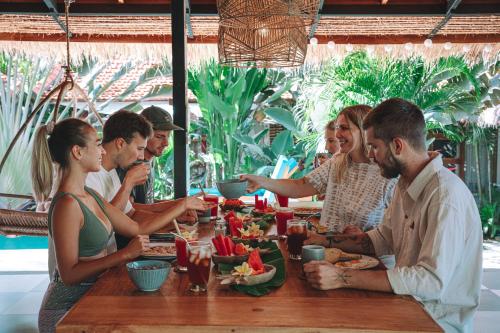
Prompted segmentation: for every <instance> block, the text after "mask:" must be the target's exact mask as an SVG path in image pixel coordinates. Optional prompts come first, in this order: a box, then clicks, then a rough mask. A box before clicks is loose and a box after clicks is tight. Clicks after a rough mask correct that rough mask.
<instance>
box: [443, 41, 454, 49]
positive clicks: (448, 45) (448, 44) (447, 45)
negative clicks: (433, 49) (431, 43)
mask: <svg viewBox="0 0 500 333" xmlns="http://www.w3.org/2000/svg"><path fill="white" fill-rule="evenodd" d="M443 47H444V49H445V50H451V47H452V45H451V43H450V42H446V43H444V46H443Z"/></svg>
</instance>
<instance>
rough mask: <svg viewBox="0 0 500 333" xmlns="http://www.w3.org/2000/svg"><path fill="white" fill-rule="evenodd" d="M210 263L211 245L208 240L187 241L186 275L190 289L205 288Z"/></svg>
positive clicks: (198, 290)
mask: <svg viewBox="0 0 500 333" xmlns="http://www.w3.org/2000/svg"><path fill="white" fill-rule="evenodd" d="M211 263H212V247H211V246H210V243H209V242H200V241H194V242H189V243H188V262H187V269H188V276H189V281H190V282H191V286H190V288H189V290H190V291H193V292H201V291H206V290H207V285H208V278H209V277H210V266H211Z"/></svg>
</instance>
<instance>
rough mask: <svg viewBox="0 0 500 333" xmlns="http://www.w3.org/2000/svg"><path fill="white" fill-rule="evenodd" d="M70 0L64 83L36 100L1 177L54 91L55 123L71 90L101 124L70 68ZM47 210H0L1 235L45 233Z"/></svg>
mask: <svg viewBox="0 0 500 333" xmlns="http://www.w3.org/2000/svg"><path fill="white" fill-rule="evenodd" d="M70 2H71V1H69V0H66V1H65V9H66V32H67V33H66V66H65V68H66V71H65V77H64V80H63V82H61V83H60V84H59V85H58V86H57V87H55V88H54V89H52V90H51V91H50V92H49V93H48V94H47V96H45V98H43V99H42V100H41V101H40V103H38V104H37V105H36V106H35V108H34V109H33V111H31V113H30V114H29V115H28V117H27V118H26V120H25V121H24V123H23V124H22V126H21V127H20V128H19V130H18V131H17V133H16V135H15V136H14V138H13V139H12V141H11V143H10V145H9V147H8V148H7V151H6V152H5V155H4V156H3V158H2V160H1V162H0V177H1V173H2V169H3V167H4V165H5V162H6V161H7V158H8V157H9V154H10V153H11V151H12V149H13V148H14V146H15V144H16V142H17V140H18V139H19V137H20V136H21V134H22V133H23V132H24V131H25V130H26V129H27V128H28V126H29V125H30V123H31V121H32V120H33V118H34V117H35V116H36V114H37V113H38V112H39V111H40V110H41V109H42V107H43V106H44V105H45V104H46V103H47V102H48V101H50V100H51V99H52V97H53V96H55V95H56V94H57V100H56V103H55V106H54V112H53V117H52V120H51V121H52V122H54V123H55V122H57V121H58V120H59V119H58V109H59V106H60V104H61V100H62V99H63V97H64V96H65V94H66V92H68V91H72V94H73V98H74V100H75V101H76V99H77V98H78V97H80V98H81V100H83V101H84V102H86V103H87V105H88V109H89V114H90V113H91V114H94V115H95V116H96V118H97V120H98V121H99V122H100V123H101V125H103V120H102V118H101V116H100V115H99V113H98V112H97V110H96V108H95V107H94V105H93V103H92V102H91V101H90V100H89V98H88V97H87V95H86V94H85V92H84V90H83V89H82V88H81V87H80V86H79V85H78V84H77V83H75V82H74V80H73V77H72V75H71V69H70V66H69V64H70V54H69V25H68V23H69V22H68V21H69V20H68V16H69V4H70ZM71 116H72V117H75V116H76V107H74V108H73V112H72V114H71ZM0 196H2V197H11V198H23V199H30V198H31V197H30V196H26V195H17V194H3V193H2V194H0ZM47 216H48V215H47V213H41V212H32V211H22V210H12V209H0V234H3V235H39V236H40V235H47V234H48V223H47Z"/></svg>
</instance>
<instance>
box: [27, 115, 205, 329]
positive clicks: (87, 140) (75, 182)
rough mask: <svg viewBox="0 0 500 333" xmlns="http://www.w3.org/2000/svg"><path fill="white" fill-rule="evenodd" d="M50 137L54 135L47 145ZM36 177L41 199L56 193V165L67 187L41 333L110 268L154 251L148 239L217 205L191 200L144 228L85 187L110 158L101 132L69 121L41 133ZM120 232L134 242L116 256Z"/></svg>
mask: <svg viewBox="0 0 500 333" xmlns="http://www.w3.org/2000/svg"><path fill="white" fill-rule="evenodd" d="M47 136H49V138H48V140H47ZM35 140H36V141H35V144H34V149H33V158H32V178H33V188H34V193H35V196H36V197H41V196H45V197H47V196H48V194H49V193H50V189H51V188H52V181H53V180H52V175H53V170H52V162H55V163H57V164H58V165H59V168H60V170H61V172H62V178H61V183H60V185H59V187H58V191H57V193H56V195H55V196H54V199H53V200H52V204H51V207H50V210H49V231H50V235H51V236H52V238H53V240H54V245H55V252H56V258H57V268H56V273H55V274H54V276H53V277H51V283H50V284H49V287H48V289H47V292H46V293H45V297H44V300H43V302H42V306H41V308H40V312H39V321H38V326H39V330H40V332H42V333H43V332H53V331H54V330H55V324H56V323H57V321H58V320H59V319H60V318H61V317H62V316H63V315H64V314H65V313H66V312H67V311H68V310H69V309H70V308H71V306H72V305H73V304H74V303H76V302H77V301H78V299H79V298H80V297H81V296H82V295H83V294H84V293H85V292H86V291H87V290H88V289H89V288H90V286H91V285H92V283H93V282H94V281H95V280H96V278H97V277H98V276H99V274H101V273H102V272H104V271H105V270H106V269H108V268H110V267H113V266H116V265H119V264H123V263H125V262H126V261H128V260H130V259H132V258H135V257H137V256H139V255H140V254H141V252H142V251H143V250H145V249H146V248H147V247H148V243H149V238H148V236H144V235H148V234H150V233H152V232H154V231H156V230H158V229H160V228H162V227H163V226H165V225H166V224H168V223H169V222H170V221H172V220H173V219H174V218H175V217H177V216H179V215H181V214H182V213H184V212H185V211H186V210H187V209H195V210H206V209H208V208H210V207H211V206H210V205H209V204H207V203H205V202H204V201H202V200H200V199H197V198H193V197H188V198H185V199H184V200H182V201H180V202H179V203H178V204H177V205H175V206H174V207H172V209H170V210H169V211H168V212H165V213H164V214H162V215H159V216H157V217H156V218H154V219H151V220H149V221H146V222H143V223H141V224H138V223H136V222H135V221H133V220H131V219H130V218H129V217H128V216H127V215H125V214H123V213H122V211H121V210H119V209H118V208H115V207H114V206H113V205H111V204H109V203H108V202H106V201H105V200H103V199H102V197H101V196H100V195H99V194H97V193H96V192H94V191H92V190H91V189H89V188H86V187H85V186H84V184H85V178H86V177H87V173H89V172H95V171H98V170H99V168H100V165H101V157H102V154H103V153H104V151H103V149H102V148H101V145H100V140H99V138H98V137H97V132H96V131H95V130H94V129H93V128H92V127H91V126H90V125H89V124H88V123H86V122H84V121H82V120H78V119H74V118H71V119H66V120H64V121H62V122H60V123H58V124H57V125H55V126H54V128H53V130H52V131H49V129H48V126H42V127H41V128H40V129H39V130H38V131H37V133H36V139H35ZM114 230H116V231H118V232H120V233H121V234H123V235H127V236H129V237H133V240H132V241H131V242H130V243H129V244H128V246H127V247H125V248H123V249H122V250H119V251H117V252H115V253H113V254H109V255H108V254H107V253H106V245H107V243H108V240H109V238H110V237H111V236H112V235H113V232H114Z"/></svg>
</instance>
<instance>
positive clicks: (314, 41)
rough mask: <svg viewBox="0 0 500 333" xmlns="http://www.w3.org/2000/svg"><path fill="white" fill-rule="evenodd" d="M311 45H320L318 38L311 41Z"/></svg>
mask: <svg viewBox="0 0 500 333" xmlns="http://www.w3.org/2000/svg"><path fill="white" fill-rule="evenodd" d="M309 43H310V44H311V45H318V39H317V38H316V37H313V38H311V39H310V40H309Z"/></svg>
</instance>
